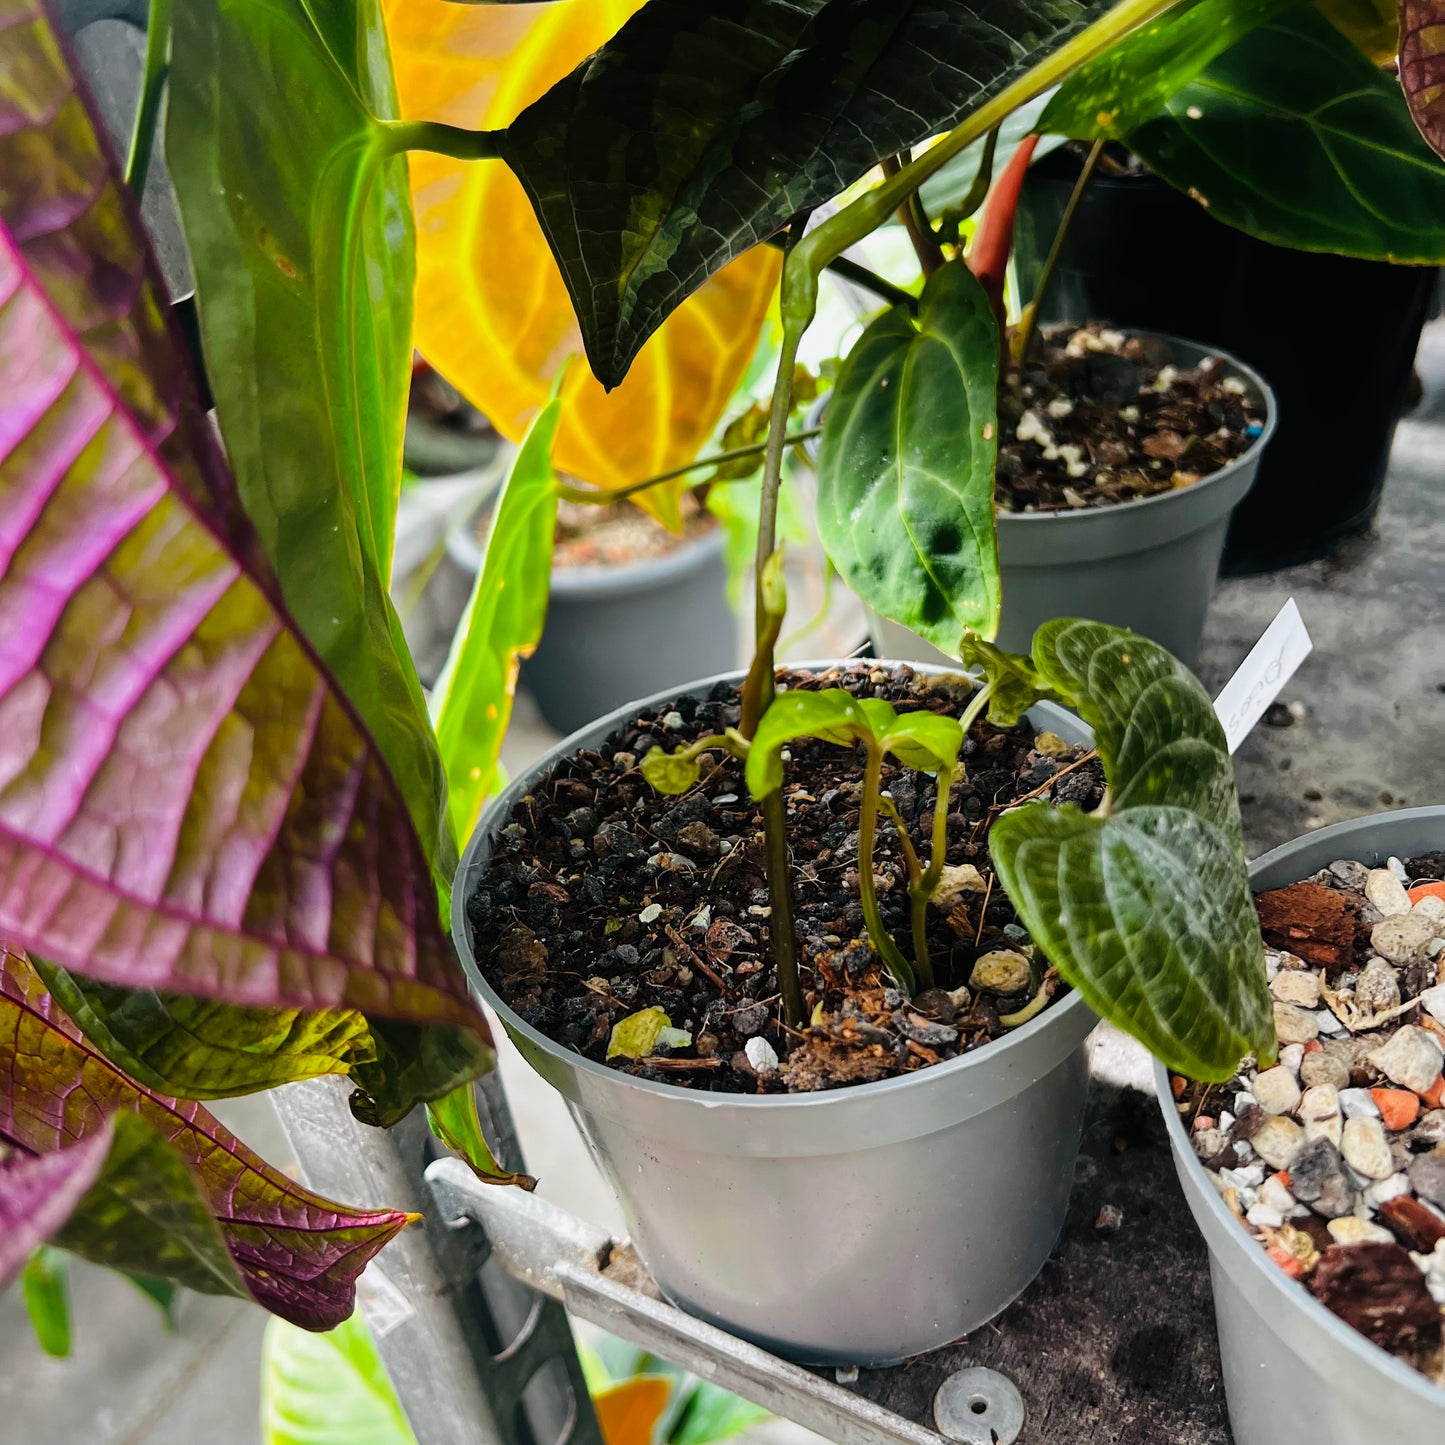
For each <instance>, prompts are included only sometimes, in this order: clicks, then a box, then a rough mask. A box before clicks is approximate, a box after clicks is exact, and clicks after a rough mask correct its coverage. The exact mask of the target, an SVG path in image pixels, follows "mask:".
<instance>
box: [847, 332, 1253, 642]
mask: <svg viewBox="0 0 1445 1445" xmlns="http://www.w3.org/2000/svg"><path fill="white" fill-rule="evenodd" d="M1134 334H1137V335H1151V334H1152V333H1149V332H1135V333H1134ZM1159 339H1160V340H1163V341H1167V342H1168V343H1169V344H1170V345H1171V346H1172V347H1173V348H1174V364H1175V365H1178V366H1195V365H1197V364H1198V363H1199V362H1201V361H1203V360H1204V359H1205V358H1206V357H1209V356H1222V357H1223V358H1224V360H1225V361H1226V362H1227V363H1228V365H1229V368H1230V370H1231V371H1232V372H1233V373H1234V374H1235V375H1237V376H1238V377H1240V379H1241V380H1242V381H1243V382H1244V383H1245V386H1246V387H1247V388H1248V390H1249V395H1250V398H1251V400H1252V401H1253V402H1254V403H1255V405H1256V406H1258V407H1260V408H1261V409H1262V411H1263V413H1264V430H1263V431H1262V432H1261V433H1260V435H1259V436H1258V437H1257V438H1256V439H1255V441H1254V443H1253V445H1252V446H1251V447H1250V448H1249V450H1248V451H1246V452H1245V453H1244V455H1243V456H1241V457H1239V458H1237V459H1236V460H1235V461H1233V462H1231V463H1230V464H1229V465H1228V466H1227V467H1223V468H1221V469H1220V470H1219V471H1217V472H1215V473H1214V475H1213V476H1209V477H1205V478H1204V479H1203V480H1202V481H1198V482H1195V483H1194V485H1193V486H1190V487H1184V488H1182V489H1181V490H1179V491H1177V492H1162V493H1160V494H1159V495H1158V496H1154V497H1144V498H1142V499H1141V500H1139V501H1137V502H1120V503H1118V504H1117V505H1115V506H1108V507H1090V508H1086V509H1081V510H1079V511H1075V512H1000V513H998V557H999V568H1000V584H1001V589H1002V594H1003V610H1002V613H1001V615H1000V619H999V630H998V643H999V646H1000V647H1004V648H1007V649H1008V650H1009V651H1011V652H1027V651H1028V650H1029V647H1030V645H1031V643H1032V642H1033V636H1034V633H1035V632H1036V631H1037V630H1038V628H1039V627H1040V626H1042V624H1043V623H1045V622H1051V621H1053V619H1054V618H1056V617H1088V618H1092V619H1093V620H1094V621H1096V622H1112V623H1114V624H1116V625H1118V626H1120V627H1131V628H1133V630H1134V631H1135V632H1139V633H1142V634H1143V635H1144V636H1145V637H1150V638H1153V640H1154V641H1155V642H1158V643H1160V644H1162V645H1163V646H1164V647H1167V648H1168V649H1169V651H1170V652H1172V653H1173V654H1174V655H1175V656H1176V657H1177V658H1179V660H1180V661H1181V662H1183V663H1184V664H1185V665H1186V666H1187V667H1193V666H1194V665H1195V664H1196V662H1197V661H1198V659H1199V646H1200V643H1201V641H1202V640H1203V637H1204V615H1205V612H1206V611H1207V610H1208V607H1209V599H1210V597H1212V596H1213V594H1214V582H1215V578H1216V576H1217V574H1218V572H1219V559H1220V556H1221V555H1222V553H1223V551H1224V536H1225V533H1226V532H1227V531H1228V530H1229V518H1230V515H1231V513H1232V512H1233V511H1234V509H1235V507H1236V506H1238V505H1239V502H1240V500H1241V499H1242V498H1243V497H1244V495H1245V493H1246V492H1248V491H1249V489H1250V487H1251V486H1253V485H1254V478H1255V474H1256V473H1257V472H1258V470H1259V459H1260V455H1261V454H1262V452H1263V451H1264V448H1265V446H1266V444H1267V443H1268V442H1269V439H1270V437H1271V436H1273V435H1274V429H1275V423H1276V420H1277V409H1276V405H1275V399H1274V393H1273V392H1272V391H1271V390H1270V389H1269V386H1268V385H1267V383H1266V382H1265V381H1264V380H1263V378H1262V377H1260V376H1259V375H1258V373H1256V372H1255V371H1253V370H1251V369H1250V368H1249V367H1247V366H1246V365H1245V364H1244V363H1243V362H1242V361H1239V360H1237V359H1236V358H1234V357H1233V356H1230V355H1229V353H1228V352H1222V351H1219V350H1218V349H1217V348H1211V347H1205V346H1197V345H1195V344H1194V343H1193V342H1189V341H1178V340H1176V339H1175V338H1173V337H1161V338H1159ZM869 626H870V630H871V632H872V634H873V641H874V646H875V648H876V650H877V651H878V652H879V654H880V655H881V656H883V657H902V658H906V659H908V660H910V661H922V662H937V661H946V660H947V659H945V658H944V655H943V654H942V653H941V652H939V651H938V649H937V648H934V647H932V646H930V645H929V644H928V643H927V642H925V641H924V640H923V639H922V638H921V637H917V636H915V635H914V634H913V633H911V632H909V631H908V630H907V628H904V627H900V626H899V625H898V624H897V623H896V622H890V621H888V620H887V619H886V618H882V617H878V616H876V614H874V613H872V612H871V611H870V613H869Z"/></svg>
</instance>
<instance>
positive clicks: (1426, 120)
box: [1400, 0, 1445, 156]
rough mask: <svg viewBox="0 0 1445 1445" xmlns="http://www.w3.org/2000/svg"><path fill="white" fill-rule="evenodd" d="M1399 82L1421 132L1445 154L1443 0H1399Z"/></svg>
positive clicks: (1439, 151) (1434, 147)
mask: <svg viewBox="0 0 1445 1445" xmlns="http://www.w3.org/2000/svg"><path fill="white" fill-rule="evenodd" d="M1400 84H1401V85H1402V86H1403V87H1404V88H1405V99H1406V101H1408V102H1409V106H1410V114H1411V115H1412V116H1414V118H1415V124H1416V125H1417V126H1419V127H1420V134H1421V135H1422V136H1424V137H1425V140H1426V142H1427V143H1428V144H1429V146H1430V148H1431V149H1432V150H1434V151H1435V153H1436V154H1437V155H1440V156H1445V0H1400Z"/></svg>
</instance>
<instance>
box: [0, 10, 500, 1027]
mask: <svg viewBox="0 0 1445 1445" xmlns="http://www.w3.org/2000/svg"><path fill="white" fill-rule="evenodd" d="M5 12H6V13H5V20H6V28H5V38H4V45H3V48H0V175H3V176H4V177H5V184H4V185H3V186H0V396H3V397H4V399H5V400H4V408H3V412H0V936H3V937H4V938H6V939H7V940H8V941H9V942H10V944H11V945H12V946H14V947H21V946H23V947H25V948H29V949H33V950H35V951H36V952H37V953H41V954H44V955H45V956H46V957H47V958H49V959H51V960H52V961H54V962H55V963H58V964H60V965H62V966H63V967H66V968H69V969H71V970H73V971H75V972H77V973H83V974H89V975H91V976H93V977H95V978H99V979H103V980H106V981H108V982H112V983H117V984H124V985H128V986H131V987H150V988H156V989H166V990H170V991H173V992H181V993H192V994H199V995H204V996H207V997H212V998H217V999H223V1000H226V1001H227V1002H230V1003H237V1004H249V1005H258V1006H260V1005H276V1006H285V1007H297V1008H309V1009H320V1008H334V1007H343V1006H346V1007H353V1008H357V1009H360V1010H362V1011H363V1012H366V1013H369V1014H375V1015H378V1016H383V1017H390V1018H395V1019H400V1020H407V1021H413V1022H418V1023H429V1024H430V1023H440V1024H457V1025H461V1026H463V1027H466V1028H468V1029H470V1030H472V1031H473V1032H474V1033H476V1034H478V1035H482V1036H485V1028H486V1026H485V1023H484V1022H483V1020H482V1018H481V1016H480V1014H479V1013H478V1012H477V1011H476V1010H475V1008H474V1006H473V1005H472V1004H471V1002H470V1000H469V997H468V994H467V989H466V984H465V980H464V978H463V976H462V973H461V970H460V968H459V967H458V966H457V964H456V960H455V957H454V956H453V954H452V951H451V946H450V943H449V941H448V940H447V938H446V935H445V933H444V931H443V929H442V925H441V920H440V916H439V911H438V908H437V898H436V890H435V887H434V884H433V880H432V878H431V877H430V876H429V869H428V865H427V861H426V856H425V854H424V851H423V848H422V845H421V841H420V839H419V837H418V835H417V832H416V828H415V826H414V824H413V821H412V817H411V815H410V814H409V813H408V810H407V806H406V801H405V799H404V798H403V796H402V794H401V792H400V790H399V788H398V786H397V784H396V781H395V779H394V777H393V775H392V774H391V772H390V771H388V769H387V767H386V765H385V763H384V761H383V759H382V757H381V754H380V752H379V750H378V747H377V745H376V742H375V740H374V739H373V738H372V736H371V735H370V734H369V733H368V732H367V731H366V730H365V729H364V727H363V726H362V724H361V723H360V721H359V719H358V717H357V715H356V713H355V711H354V710H353V709H352V707H351V706H350V705H349V704H348V702H347V700H346V699H345V697H344V696H343V695H342V693H341V691H340V690H339V688H338V687H337V686H336V685H335V683H334V681H333V680H332V679H331V677H330V676H329V675H328V674H327V673H326V671H325V670H324V669H323V667H322V665H321V663H320V662H319V661H318V659H317V656H316V654H315V652H314V651H313V650H312V649H311V648H310V646H309V645H308V644H307V642H306V641H305V639H304V638H303V637H302V635H301V634H300V632H299V630H298V629H297V627H296V626H295V624H294V622H293V621H292V619H291V617H290V616H289V614H288V613H287V612H286V610H285V608H284V606H283V605H282V604H281V602H280V600H279V592H278V590H277V587H276V585H275V581H274V578H273V577H272V575H271V573H270V571H269V568H268V567H267V566H266V565H265V563H264V561H263V560H262V559H261V555H260V550H259V548H258V546H257V545H256V540H255V535H254V532H253V530H252V528H251V526H250V524H249V523H248V521H247V519H246V517H245V514H244V513H243V512H242V511H241V509H240V506H239V504H238V502H237V500H236V492H235V487H234V485H233V482H232V479H231V477H230V476H229V474H228V472H227V470H226V467H225V463H224V461H223V459H222V457H221V455H220V452H219V449H218V447H217V445H216V443H215V440H214V438H213V437H212V435H211V432H210V427H209V423H208V422H207V420H206V418H205V416H204V414H203V413H202V411H201V409H200V406H199V404H198V402H197V397H196V391H195V386H194V382H193V379H192V377H191V374H190V370H189V366H188V362H187V359H186V356H185V353H184V348H183V343H182V342H181V340H180V338H179V335H178V333H177V332H176V331H175V329H174V326H173V323H172V322H171V321H170V319H169V316H168V310H167V298H166V295H165V290H164V285H163V283H162V281H161V278H160V274H159V271H158V269H157V267H156V264H155V261H154V258H153V256H152V255H151V252H150V249H149V246H148V243H147V241H146V239H145V236H144V233H143V231H142V230H141V227H140V222H139V219H138V217H137V215H136V212H135V207H134V202H133V199H132V198H131V196H130V195H129V193H128V192H127V191H126V189H125V187H124V185H123V184H122V182H121V180H120V178H119V175H118V173H117V169H116V166H115V164H114V162H113V160H112V159H111V157H110V155H109V153H108V151H107V150H106V149H105V148H104V146H103V145H102V143H101V142H100V141H99V140H98V138H97V135H96V130H95V127H94V124H93V121H92V118H91V116H90V114H89V112H88V111H87V108H86V104H85V101H84V99H83V98H82V96H81V95H80V94H79V93H78V92H77V90H76V89H75V86H74V82H73V81H72V79H71V73H70V71H69V69H68V67H67V63H66V57H65V54H64V53H63V50H62V44H61V42H60V40H59V38H58V37H57V36H56V34H55V33H54V30H53V27H52V24H51V22H50V20H49V17H48V14H47V12H46V11H45V10H44V9H43V8H42V7H41V6H39V5H38V4H37V3H36V0H10V3H8V4H7V5H6V6H5ZM307 380H308V379H307V378H289V379H288V378H279V377H278V378H276V382H277V384H278V385H290V384H298V385H299V384H305V383H306V381H307Z"/></svg>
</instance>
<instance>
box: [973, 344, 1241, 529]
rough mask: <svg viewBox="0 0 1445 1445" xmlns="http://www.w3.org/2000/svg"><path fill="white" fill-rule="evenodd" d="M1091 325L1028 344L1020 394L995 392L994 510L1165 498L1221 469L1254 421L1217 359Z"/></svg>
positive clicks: (1064, 507)
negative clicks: (1191, 356) (1188, 358)
mask: <svg viewBox="0 0 1445 1445" xmlns="http://www.w3.org/2000/svg"><path fill="white" fill-rule="evenodd" d="M1172 354H1173V349H1172V347H1171V346H1170V345H1169V343H1168V342H1167V341H1164V340H1163V339H1161V338H1158V337H1152V336H1130V335H1126V334H1125V333H1124V332H1122V331H1116V330H1113V329H1112V328H1110V327H1107V326H1103V325H1100V324H1097V323H1091V324H1090V325H1087V326H1080V327H1072V326H1067V327H1058V328H1053V329H1050V330H1048V331H1046V332H1045V333H1044V334H1043V338H1042V342H1041V344H1040V343H1036V344H1035V346H1034V348H1033V353H1032V355H1031V356H1030V359H1029V361H1028V363H1027V364H1026V365H1025V367H1024V370H1023V376H1022V378H1021V380H1022V386H1021V388H1020V389H1019V390H1018V391H1014V390H1013V389H1012V388H1010V387H1008V386H1001V387H1000V388H999V453H998V473H997V483H996V488H995V499H996V501H997V504H998V507H999V509H1000V510H1001V511H1005V512H1054V511H1071V510H1078V509H1080V508H1085V507H1100V506H1106V505H1108V504H1109V503H1111V502H1131V501H1136V500H1138V499H1139V498H1141V497H1151V496H1155V495H1157V494H1158V493H1161V492H1168V491H1176V490H1178V489H1179V488H1181V487H1188V486H1192V485H1193V484H1194V483H1195V482H1197V481H1199V480H1201V479H1202V478H1204V477H1207V476H1209V475H1210V474H1211V473H1213V472H1217V471H1219V470H1220V468H1221V467H1224V466H1227V465H1228V464H1229V463H1230V462H1232V461H1233V460H1234V459H1235V458H1236V457H1238V456H1240V455H1242V454H1243V453H1244V452H1246V451H1247V450H1248V449H1249V447H1250V446H1251V445H1252V444H1253V442H1254V439H1255V438H1256V437H1257V436H1259V434H1260V432H1261V430H1262V427H1263V420H1264V419H1263V417H1262V416H1260V415H1259V414H1258V412H1257V411H1256V410H1255V407H1254V403H1253V402H1252V401H1251V399H1250V397H1249V396H1248V394H1247V390H1246V388H1245V384H1244V381H1243V379H1242V378H1241V377H1239V376H1236V375H1233V374H1232V373H1231V372H1230V369H1229V366H1228V364H1227V363H1226V362H1225V361H1224V359H1223V358H1222V357H1217V356H1213V357H1207V358H1206V359H1205V360H1204V361H1203V362H1201V363H1200V364H1199V365H1198V366H1196V367H1178V366H1174V365H1172V364H1171V362H1170V358H1171V356H1172Z"/></svg>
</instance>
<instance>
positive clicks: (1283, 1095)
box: [1249, 1064, 1300, 1114]
mask: <svg viewBox="0 0 1445 1445" xmlns="http://www.w3.org/2000/svg"><path fill="white" fill-rule="evenodd" d="M1249 1087H1250V1092H1251V1093H1253V1095H1254V1097H1255V1100H1256V1102H1257V1103H1258V1104H1259V1107H1260V1108H1261V1109H1263V1110H1264V1112H1265V1113H1266V1114H1293V1113H1294V1111H1295V1110H1296V1109H1297V1108H1298V1107H1299V1101H1300V1087H1299V1081H1298V1080H1297V1079H1296V1078H1295V1076H1294V1074H1292V1073H1291V1072H1290V1070H1289V1069H1287V1068H1286V1067H1285V1066H1284V1065H1283V1064H1281V1065H1279V1066H1278V1067H1277V1068H1273V1069H1266V1070H1265V1071H1264V1073H1262V1074H1259V1075H1257V1076H1256V1077H1255V1078H1254V1079H1252V1080H1251V1081H1250V1085H1249Z"/></svg>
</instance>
